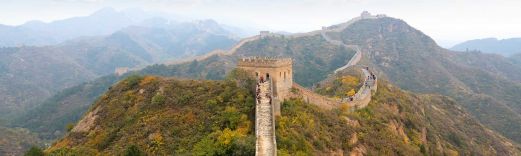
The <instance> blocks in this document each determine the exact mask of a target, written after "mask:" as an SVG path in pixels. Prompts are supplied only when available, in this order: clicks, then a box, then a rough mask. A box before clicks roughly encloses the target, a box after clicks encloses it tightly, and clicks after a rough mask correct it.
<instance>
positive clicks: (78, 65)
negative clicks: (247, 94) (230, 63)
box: [0, 9, 237, 118]
mask: <svg viewBox="0 0 521 156" xmlns="http://www.w3.org/2000/svg"><path fill="white" fill-rule="evenodd" d="M127 14H130V13H129V12H128V11H127V12H116V11H114V10H112V9H104V10H101V11H98V12H96V13H94V14H93V15H91V16H87V17H81V18H72V19H67V20H63V21H58V22H53V23H51V24H44V25H45V26H41V30H42V32H43V29H49V30H51V29H52V30H55V31H59V32H52V33H51V34H60V33H65V34H68V33H67V31H70V32H75V33H76V34H70V35H64V36H66V37H59V38H60V39H59V40H62V39H63V40H65V39H67V38H72V37H77V36H81V35H83V34H82V33H85V34H90V35H91V37H80V38H75V39H72V40H68V41H64V42H62V43H60V44H56V45H47V46H21V47H5V48H0V56H1V57H0V59H1V62H0V71H1V73H0V77H1V79H0V90H1V91H2V92H1V93H0V99H2V100H1V101H0V108H1V109H0V112H1V114H2V115H0V117H2V118H7V117H9V116H11V114H17V113H19V112H23V111H25V110H26V109H28V108H31V107H33V106H35V104H36V103H39V102H41V99H45V98H47V97H49V96H50V95H52V94H54V93H56V92H57V91H60V90H62V89H64V88H67V87H71V86H74V85H77V84H79V83H81V82H85V81H87V80H92V79H94V78H97V77H100V76H103V75H107V74H110V73H113V72H114V70H115V68H117V67H128V68H141V67H144V66H146V65H149V64H153V63H159V62H164V61H171V60H175V59H179V58H186V57H192V56H197V55H201V54H205V53H207V52H210V51H212V50H215V49H227V48H229V47H230V46H231V45H233V44H234V43H235V42H236V41H237V38H236V37H235V36H236V35H235V34H234V33H233V32H230V31H228V30H226V29H225V28H223V27H222V26H221V25H219V24H218V23H216V22H215V21H212V20H204V21H194V22H189V23H187V22H175V21H172V20H167V19H163V18H160V17H150V18H147V19H145V17H147V15H146V14H137V15H141V16H137V15H136V16H127ZM129 17H133V18H132V19H129ZM139 19H142V20H139ZM120 21H128V22H120ZM138 21H139V22H138ZM112 22H114V23H119V25H114V24H112ZM132 24H135V25H132ZM92 25H98V26H101V25H103V26H102V27H104V29H98V28H93V27H92ZM111 25H112V26H111ZM23 27H28V26H23ZM32 27H34V28H37V27H36V26H34V25H33V26H32ZM65 27H67V28H65ZM38 28H40V27H38ZM84 28H85V29H84ZM86 29H92V30H96V31H97V32H91V31H90V30H86ZM35 30H36V29H35ZM105 33H106V34H108V35H104V36H92V35H96V34H105ZM0 36H1V35H0ZM15 36H19V37H27V35H23V34H17V35H15ZM44 36H46V37H53V36H55V35H44ZM10 38H11V37H6V39H10ZM43 40H45V41H51V42H53V43H54V40H49V39H43ZM56 41H57V40H56ZM20 42H23V43H24V44H25V43H27V44H31V43H33V42H30V40H20ZM51 42H49V44H51ZM0 43H5V42H0Z"/></svg>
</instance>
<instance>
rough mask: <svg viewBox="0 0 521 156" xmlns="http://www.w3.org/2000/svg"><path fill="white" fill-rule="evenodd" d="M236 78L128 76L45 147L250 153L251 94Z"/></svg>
mask: <svg viewBox="0 0 521 156" xmlns="http://www.w3.org/2000/svg"><path fill="white" fill-rule="evenodd" d="M236 82H237V81H233V80H228V81H195V80H177V79H165V78H159V77H153V76H146V77H137V76H133V77H129V78H127V79H125V80H123V81H121V82H119V83H118V84H117V85H115V86H113V87H112V88H111V90H109V91H108V92H107V93H106V94H105V95H103V96H102V97H101V98H100V99H99V100H98V101H97V102H96V104H94V106H93V107H92V108H91V109H90V111H89V113H87V115H86V116H85V117H84V118H83V119H82V120H81V121H80V122H79V123H78V124H77V125H76V126H75V127H74V129H72V131H71V132H70V133H69V134H68V135H67V136H66V137H65V138H64V139H61V140H60V141H58V142H57V143H55V144H54V145H53V146H52V147H51V148H50V149H48V151H49V152H50V153H53V154H56V153H64V152H65V153H69V154H71V153H89V154H95V153H103V154H109V155H114V154H118V153H124V151H125V150H126V149H127V148H128V147H130V146H131V145H134V146H137V147H138V149H139V150H140V151H142V152H144V153H147V154H149V155H167V154H176V155H179V154H180V155H182V154H187V153H194V154H197V155H206V154H209V155H229V154H234V153H235V154H239V155H251V154H253V153H254V152H255V148H254V145H253V144H254V141H255V139H254V136H253V128H254V127H253V123H252V122H253V119H252V116H253V114H252V113H253V112H254V109H253V108H254V107H253V106H254V99H253V97H252V93H251V90H249V89H247V88H248V87H240V86H238V83H236ZM239 84H242V85H245V86H248V84H253V83H251V82H249V81H247V80H245V81H244V83H239ZM249 86H252V85H249ZM129 143H132V144H129Z"/></svg>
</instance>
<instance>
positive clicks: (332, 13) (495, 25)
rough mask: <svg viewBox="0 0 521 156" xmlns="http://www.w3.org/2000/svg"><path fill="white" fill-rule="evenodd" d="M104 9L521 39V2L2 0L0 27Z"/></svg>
mask: <svg viewBox="0 0 521 156" xmlns="http://www.w3.org/2000/svg"><path fill="white" fill-rule="evenodd" d="M104 7H113V8H116V9H125V8H141V9H144V10H148V11H161V12H168V13H173V14H178V15H182V16H186V17H190V18H194V19H208V18H210V19H214V20H216V21H218V22H221V23H225V24H228V25H235V26H239V27H244V26H250V27H257V28H263V29H269V30H275V31H287V32H306V31H312V30H316V29H320V27H321V26H327V25H332V24H337V23H340V22H344V21H347V20H349V19H351V18H353V17H355V16H358V15H359V14H360V13H361V12H362V11H363V10H367V11H370V12H371V13H373V14H387V15H388V16H391V17H395V18H400V19H403V20H405V21H406V22H407V23H409V24H410V25H412V26H413V27H415V28H417V29H419V30H421V31H422V32H424V33H426V34H427V35H429V36H431V37H432V38H434V39H435V40H436V41H437V42H438V43H439V44H441V45H443V46H446V47H447V46H450V45H452V44H455V43H457V42H461V41H464V40H469V39H478V38H486V37H497V38H500V39H501V38H511V37H521V0H0V23H1V24H6V25H19V24H22V23H24V22H27V21H30V20H42V21H46V22H48V21H52V20H58V19H64V18H68V17H74V16H85V15H89V14H91V13H93V12H95V11H96V10H99V9H101V8H104Z"/></svg>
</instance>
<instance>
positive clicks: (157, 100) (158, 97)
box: [152, 93, 166, 105]
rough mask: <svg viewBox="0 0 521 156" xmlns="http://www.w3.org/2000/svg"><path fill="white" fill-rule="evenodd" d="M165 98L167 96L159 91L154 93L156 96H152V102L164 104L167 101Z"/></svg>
mask: <svg viewBox="0 0 521 156" xmlns="http://www.w3.org/2000/svg"><path fill="white" fill-rule="evenodd" d="M165 100H166V99H165V96H163V95H161V94H160V93H157V94H156V95H154V97H152V104H153V105H162V104H163V103H165Z"/></svg>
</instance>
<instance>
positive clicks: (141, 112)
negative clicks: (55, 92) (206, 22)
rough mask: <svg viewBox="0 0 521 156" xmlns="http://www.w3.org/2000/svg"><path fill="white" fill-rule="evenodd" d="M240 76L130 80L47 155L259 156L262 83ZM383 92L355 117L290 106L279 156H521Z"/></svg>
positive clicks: (468, 121) (452, 114) (497, 139)
mask: <svg viewBox="0 0 521 156" xmlns="http://www.w3.org/2000/svg"><path fill="white" fill-rule="evenodd" d="M237 73H240V72H237V71H236V72H232V76H229V78H227V79H226V80H225V81H208V80H178V79H173V78H160V77H152V76H145V77H135V76H133V77H129V78H127V79H125V80H123V81H121V82H119V83H118V84H117V85H115V86H113V87H111V89H110V90H109V91H108V92H107V93H106V94H105V95H103V96H101V98H100V100H98V101H97V102H96V103H95V104H94V105H93V107H91V108H90V109H89V112H88V113H87V114H86V115H85V116H84V117H83V119H82V120H81V121H79V122H78V123H77V125H76V126H75V127H74V128H73V129H72V130H71V132H70V133H68V134H67V135H66V137H65V138H64V139H61V140H59V141H58V142H56V143H55V144H53V146H52V147H51V148H49V149H48V150H47V152H48V153H50V154H58V153H60V154H87V155H95V154H98V153H101V154H109V155H113V154H116V153H129V152H133V153H146V154H148V155H163V154H180V155H183V154H194V155H252V154H253V153H254V152H255V146H254V145H255V143H254V142H255V136H254V126H253V125H254V99H253V95H254V94H253V91H252V88H253V83H254V81H253V80H251V79H250V80H248V79H246V78H245V77H244V76H241V75H243V74H237ZM381 84H382V85H380V86H379V88H380V89H379V92H378V93H377V94H376V95H375V98H374V99H373V102H371V103H370V105H369V107H368V108H365V109H362V110H359V111H356V112H352V113H349V112H347V111H346V110H341V109H335V110H330V111H326V110H323V109H321V108H318V107H316V106H314V105H312V104H307V103H304V102H303V101H302V99H291V100H288V101H285V102H284V103H283V104H282V113H281V116H280V117H277V120H276V121H277V125H276V127H277V128H276V130H277V131H276V133H277V148H278V154H279V155H317V154H327V153H329V154H334V153H337V154H340V153H342V154H345V155H347V154H367V155H423V154H427V155H455V154H459V155H480V154H483V155H516V154H519V147H517V145H512V144H511V143H510V142H508V140H507V139H504V138H502V137H501V136H499V135H497V134H496V133H493V132H491V131H489V130H487V129H486V128H484V127H483V126H481V125H480V124H478V123H477V122H475V121H474V120H473V119H472V118H470V116H469V115H468V114H466V113H465V112H464V111H463V110H461V109H460V108H458V107H457V105H456V104H455V103H454V101H452V100H450V99H448V98H447V97H442V96H437V95H414V94H411V93H407V92H403V91H401V90H400V89H398V88H396V87H393V86H392V85H390V84H388V83H385V82H384V83H381ZM172 125H175V126H172ZM129 142H131V144H129ZM491 149H492V150H491Z"/></svg>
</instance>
